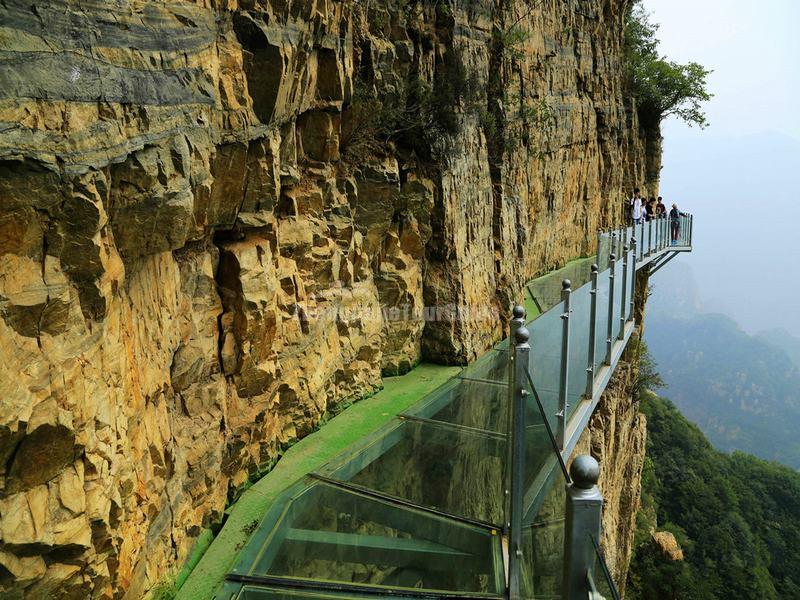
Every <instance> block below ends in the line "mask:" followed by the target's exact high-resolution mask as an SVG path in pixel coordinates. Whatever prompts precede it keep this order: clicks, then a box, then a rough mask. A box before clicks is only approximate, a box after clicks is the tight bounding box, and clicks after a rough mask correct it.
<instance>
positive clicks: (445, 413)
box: [405, 377, 508, 434]
mask: <svg viewBox="0 0 800 600" xmlns="http://www.w3.org/2000/svg"><path fill="white" fill-rule="evenodd" d="M507 405H508V387H507V386H505V385H499V384H497V383H491V382H486V381H477V380H472V379H465V378H463V377H455V378H454V379H453V380H451V381H450V382H448V383H447V384H445V385H443V386H442V387H441V388H439V389H438V390H437V391H435V392H434V393H433V394H431V395H430V397H429V398H427V399H426V400H425V401H423V402H421V403H419V404H418V405H416V406H414V407H412V408H411V409H410V410H408V411H406V413H405V415H408V416H415V417H420V418H424V419H431V420H434V421H441V422H444V423H450V424H453V425H460V426H462V427H470V428H472V429H478V430H483V431H488V432H494V433H501V434H504V433H505V432H506V430H507V428H508V423H507V422H506V420H507V418H508V417H507V415H508V411H507V408H508V406H507Z"/></svg>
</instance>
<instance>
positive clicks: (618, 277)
mask: <svg viewBox="0 0 800 600" xmlns="http://www.w3.org/2000/svg"><path fill="white" fill-rule="evenodd" d="M624 272H625V271H624V265H623V262H622V261H621V260H618V261H617V264H616V266H615V268H614V316H613V317H612V321H611V326H612V335H611V339H612V341H613V340H616V339H617V336H618V335H619V328H620V327H619V316H620V313H621V309H622V302H621V301H620V298H621V296H622V275H623V273H624Z"/></svg>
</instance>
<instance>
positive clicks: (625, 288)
mask: <svg viewBox="0 0 800 600" xmlns="http://www.w3.org/2000/svg"><path fill="white" fill-rule="evenodd" d="M627 297H628V244H625V245H624V246H623V247H622V294H620V298H619V303H620V309H619V333H618V334H617V339H619V340H624V339H625V317H627V314H626V313H625V308H626V306H625V305H626V304H627Z"/></svg>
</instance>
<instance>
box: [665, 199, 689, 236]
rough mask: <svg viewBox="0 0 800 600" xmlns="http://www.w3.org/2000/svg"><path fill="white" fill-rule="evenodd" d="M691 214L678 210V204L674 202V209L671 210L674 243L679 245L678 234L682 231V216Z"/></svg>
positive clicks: (670, 217)
mask: <svg viewBox="0 0 800 600" xmlns="http://www.w3.org/2000/svg"><path fill="white" fill-rule="evenodd" d="M688 216H689V215H688V214H686V213H684V212H681V211H679V210H678V205H677V204H673V205H672V210H671V211H669V225H670V227H669V228H670V232H671V233H672V245H673V246H677V245H678V235H679V234H680V232H681V217H688Z"/></svg>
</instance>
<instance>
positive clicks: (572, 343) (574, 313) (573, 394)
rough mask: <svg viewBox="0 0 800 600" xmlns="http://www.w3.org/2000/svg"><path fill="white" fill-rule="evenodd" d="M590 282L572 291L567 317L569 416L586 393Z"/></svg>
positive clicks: (590, 308) (590, 310)
mask: <svg viewBox="0 0 800 600" xmlns="http://www.w3.org/2000/svg"><path fill="white" fill-rule="evenodd" d="M591 291H592V284H591V283H588V284H586V285H584V286H583V287H581V288H580V289H578V290H575V291H574V292H572V296H571V297H570V304H571V306H570V308H571V312H570V317H569V368H568V371H567V373H568V378H567V381H568V384H567V405H568V410H567V415H568V416H571V415H572V413H573V412H574V411H575V409H576V408H577V407H578V404H579V403H580V400H581V397H582V396H583V395H584V394H585V393H586V375H587V368H588V366H589V333H590V331H589V328H590V323H591V317H592V294H591Z"/></svg>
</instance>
